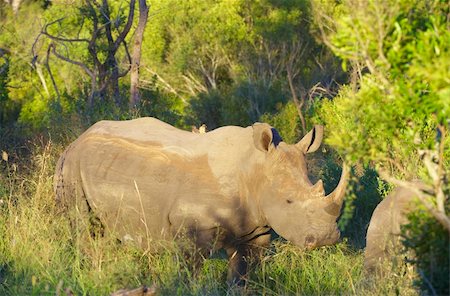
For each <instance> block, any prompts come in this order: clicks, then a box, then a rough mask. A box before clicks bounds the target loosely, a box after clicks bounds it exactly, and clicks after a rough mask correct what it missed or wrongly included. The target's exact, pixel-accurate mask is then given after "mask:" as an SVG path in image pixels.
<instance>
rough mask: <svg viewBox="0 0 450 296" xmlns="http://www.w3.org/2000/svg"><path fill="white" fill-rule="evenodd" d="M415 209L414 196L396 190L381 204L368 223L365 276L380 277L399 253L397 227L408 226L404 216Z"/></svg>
mask: <svg viewBox="0 0 450 296" xmlns="http://www.w3.org/2000/svg"><path fill="white" fill-rule="evenodd" d="M415 208H416V202H415V195H414V193H413V192H411V191H410V190H409V189H408V188H404V187H398V188H396V189H394V190H393V191H392V192H391V193H390V194H389V195H388V196H387V197H386V198H385V199H384V200H382V201H381V202H380V203H379V204H378V206H377V207H376V208H375V211H374V212H373V214H372V218H371V219H370V224H369V228H368V229H367V244H366V250H365V253H364V268H365V270H366V271H367V272H378V273H383V267H387V266H391V265H392V264H393V263H394V261H397V259H398V258H397V257H398V255H399V253H400V251H401V248H402V245H401V241H400V235H401V226H402V225H404V224H406V223H408V218H407V215H408V213H410V212H411V211H413V210H414V209H415Z"/></svg>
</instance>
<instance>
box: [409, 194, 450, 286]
mask: <svg viewBox="0 0 450 296" xmlns="http://www.w3.org/2000/svg"><path fill="white" fill-rule="evenodd" d="M446 207H447V213H448V211H449V210H450V202H449V200H448V199H447V204H446ZM408 219H409V223H408V224H406V225H404V226H403V227H402V233H403V237H404V239H403V245H404V246H405V249H406V251H412V252H413V253H414V257H412V258H409V261H410V262H411V263H413V264H414V265H415V267H416V268H417V270H418V273H419V275H420V278H419V279H418V280H416V281H415V284H416V285H417V286H419V287H420V288H421V289H423V290H428V291H429V292H430V293H432V294H433V295H449V293H450V291H449V289H450V281H449V274H450V270H449V269H450V268H449V262H450V247H449V246H450V240H449V233H448V231H447V230H446V229H445V228H444V227H443V226H442V225H441V224H440V223H437V221H436V219H435V218H434V217H432V216H431V214H430V213H429V212H428V211H427V210H425V209H419V210H417V211H414V212H412V213H410V214H409V215H408Z"/></svg>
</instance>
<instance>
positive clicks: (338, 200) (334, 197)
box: [325, 163, 350, 209]
mask: <svg viewBox="0 0 450 296" xmlns="http://www.w3.org/2000/svg"><path fill="white" fill-rule="evenodd" d="M349 176H350V168H349V167H348V166H347V165H346V164H345V163H344V164H343V167H342V173H341V179H340V180H339V183H338V185H337V186H336V188H335V189H334V190H333V192H331V193H330V194H328V195H327V196H326V197H325V198H326V199H327V200H328V201H330V203H334V204H336V205H337V206H338V207H339V209H340V208H341V207H342V203H343V202H344V196H345V189H346V187H347V183H348V179H349Z"/></svg>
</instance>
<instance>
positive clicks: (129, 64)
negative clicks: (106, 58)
mask: <svg viewBox="0 0 450 296" xmlns="http://www.w3.org/2000/svg"><path fill="white" fill-rule="evenodd" d="M122 43H123V46H124V48H125V53H126V55H127V59H128V68H127V69H126V70H125V71H123V72H121V73H119V77H124V76H125V75H127V74H128V72H130V70H131V55H130V52H129V50H128V44H127V42H126V41H125V40H124V41H123V42H122Z"/></svg>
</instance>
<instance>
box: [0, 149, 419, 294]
mask: <svg viewBox="0 0 450 296" xmlns="http://www.w3.org/2000/svg"><path fill="white" fill-rule="evenodd" d="M61 150H62V149H61V147H56V146H54V145H45V146H44V147H43V148H42V147H41V148H39V149H37V150H36V151H35V152H34V153H33V154H32V155H31V156H30V157H29V159H26V160H20V161H18V162H19V164H17V165H16V164H13V163H12V161H10V162H5V161H3V162H2V163H1V166H0V169H1V175H0V199H1V202H0V294H1V295H55V294H57V295H59V294H63V292H65V291H69V290H70V291H72V292H73V293H74V294H76V295H108V294H110V293H112V292H114V291H116V290H119V289H122V288H135V287H138V286H141V285H147V286H151V285H153V284H156V286H157V287H158V290H159V293H160V294H162V295H199V294H207V295H225V294H227V295H255V294H257V295H260V294H261V295H294V294H296V295H341V294H343V295H389V294H391V295H394V294H401V295H416V294H418V291H416V290H414V289H413V286H412V280H413V277H414V273H413V272H412V271H410V270H409V271H407V272H406V273H404V274H402V275H401V276H399V275H398V274H396V273H391V274H389V275H388V276H387V277H385V278H379V279H378V278H377V279H369V278H367V277H366V276H365V275H364V273H363V270H362V263H363V255H362V252H361V251H360V250H359V251H358V250H353V249H352V248H351V247H349V246H348V245H347V244H346V243H345V242H343V243H340V244H338V245H336V246H330V247H325V248H320V249H317V250H311V251H303V250H300V249H298V248H296V247H295V246H293V245H291V244H289V243H286V242H283V241H281V240H277V241H275V242H274V243H273V244H272V246H271V247H270V248H269V249H268V250H267V252H266V253H265V255H264V256H263V257H262V258H261V262H260V264H258V265H256V266H254V267H253V268H252V269H251V271H250V274H249V278H248V284H247V287H246V288H231V289H230V288H229V287H228V286H227V284H226V269H227V261H226V260H225V259H221V258H211V259H206V260H205V262H204V264H203V265H202V266H201V268H200V270H197V271H196V272H193V270H192V266H193V262H191V260H189V259H188V258H185V256H184V255H183V252H182V251H181V250H180V249H179V248H178V247H177V246H176V245H175V244H174V243H164V244H162V243H161V245H163V246H164V248H160V249H161V251H160V252H158V253H149V252H145V250H141V249H138V248H135V247H134V246H132V245H126V244H119V243H117V240H116V239H115V238H114V237H112V236H109V237H108V236H106V237H102V238H97V239H93V238H91V237H90V236H87V235H84V234H83V231H81V229H82V227H80V228H75V229H74V228H73V227H70V223H69V219H68V217H67V214H65V213H62V212H60V211H59V209H58V208H57V206H56V205H55V202H54V194H53V186H52V182H53V180H52V179H53V170H54V164H55V161H56V155H59V153H60V152H61ZM77 222H79V223H81V224H82V223H83V221H77ZM156 243H158V242H155V244H156Z"/></svg>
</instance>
